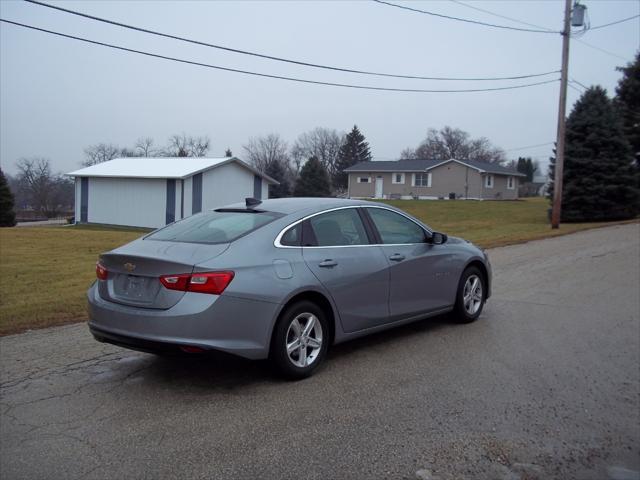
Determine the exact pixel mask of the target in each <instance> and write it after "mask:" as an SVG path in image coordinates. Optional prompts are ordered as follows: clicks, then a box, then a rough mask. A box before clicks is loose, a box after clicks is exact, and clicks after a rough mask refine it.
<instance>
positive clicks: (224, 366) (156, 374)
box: [143, 315, 453, 393]
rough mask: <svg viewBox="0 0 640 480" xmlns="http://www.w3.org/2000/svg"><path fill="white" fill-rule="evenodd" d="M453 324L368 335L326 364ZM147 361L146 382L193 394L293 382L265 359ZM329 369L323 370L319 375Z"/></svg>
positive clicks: (212, 356)
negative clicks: (281, 375)
mask: <svg viewBox="0 0 640 480" xmlns="http://www.w3.org/2000/svg"><path fill="white" fill-rule="evenodd" d="M452 325H453V324H452V322H451V320H450V319H449V317H448V316H446V315H441V316H437V317H431V318H427V319H424V320H420V321H417V322H413V323H410V324H407V325H402V326H399V327H396V328H393V329H389V330H385V331H382V332H378V333H374V334H371V335H367V336H366V337H362V338H358V339H355V340H351V341H349V342H345V343H342V344H339V345H335V346H333V347H332V348H331V350H330V351H329V356H328V358H327V362H328V363H330V364H331V367H332V369H333V368H341V366H340V364H343V367H344V368H347V367H348V365H349V357H350V356H352V355H354V354H357V353H359V352H361V351H363V350H369V349H376V350H378V351H380V348H381V347H385V346H390V345H393V344H396V343H399V342H402V341H403V340H404V339H406V338H408V337H411V336H415V335H416V334H425V333H430V332H434V331H437V330H440V329H443V328H447V327H451V326H452ZM382 354H384V352H383V353H382ZM144 358H145V363H146V367H145V368H144V374H143V375H144V378H145V381H146V382H152V383H155V384H161V385H164V386H166V385H168V384H170V385H172V388H180V389H184V391H188V392H191V393H195V392H198V391H201V392H203V393H212V392H220V393H222V392H233V391H234V390H237V389H246V388H248V387H253V386H258V385H270V384H282V383H284V384H289V383H291V382H290V381H288V380H286V379H284V378H282V377H280V376H279V375H278V374H277V373H276V372H275V371H274V370H273V368H272V367H271V364H270V363H269V362H268V361H266V360H258V361H256V360H247V359H244V358H241V357H237V356H234V355H230V354H226V353H223V352H210V353H206V354H185V355H177V356H156V355H152V354H148V355H146V356H145V357H144ZM326 366H327V364H325V365H324V366H322V367H320V370H319V372H318V373H320V372H321V371H322V370H323V369H324V368H325V367H326Z"/></svg>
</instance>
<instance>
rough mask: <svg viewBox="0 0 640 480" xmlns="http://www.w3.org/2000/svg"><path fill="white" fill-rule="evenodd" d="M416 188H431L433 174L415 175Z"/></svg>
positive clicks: (414, 184) (414, 183)
mask: <svg viewBox="0 0 640 480" xmlns="http://www.w3.org/2000/svg"><path fill="white" fill-rule="evenodd" d="M413 186H414V187H431V174H430V173H415V174H414V175H413Z"/></svg>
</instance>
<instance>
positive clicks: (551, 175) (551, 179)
mask: <svg viewBox="0 0 640 480" xmlns="http://www.w3.org/2000/svg"><path fill="white" fill-rule="evenodd" d="M555 175H556V142H553V156H551V157H549V170H548V172H547V176H548V177H549V182H548V183H547V192H546V197H547V198H548V199H549V202H550V203H551V205H553V189H554V188H555V187H554V179H555Z"/></svg>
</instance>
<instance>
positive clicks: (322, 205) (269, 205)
mask: <svg viewBox="0 0 640 480" xmlns="http://www.w3.org/2000/svg"><path fill="white" fill-rule="evenodd" d="M357 205H380V204H378V203H374V202H367V201H365V200H352V199H348V198H324V197H294V198H272V199H269V200H262V202H261V203H260V204H258V205H255V206H254V208H255V209H256V210H265V211H268V212H277V213H283V214H285V215H289V214H292V213H296V212H301V211H304V212H305V213H314V212H316V211H318V212H319V211H322V210H326V209H328V208H337V207H350V206H357ZM219 208H224V209H245V208H247V207H246V203H245V202H241V203H233V204H231V205H225V206H224V207H219ZM215 210H218V209H217V208H216V209H215Z"/></svg>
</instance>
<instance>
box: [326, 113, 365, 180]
mask: <svg viewBox="0 0 640 480" xmlns="http://www.w3.org/2000/svg"><path fill="white" fill-rule="evenodd" d="M370 161H371V151H370V150H369V144H368V143H367V142H366V140H365V137H364V135H363V134H362V133H361V132H360V130H359V129H358V126H357V125H354V126H353V129H352V130H351V131H350V132H349V133H348V134H347V136H346V138H345V141H344V143H343V144H342V146H341V147H340V152H339V153H338V159H337V161H336V173H335V175H334V177H333V188H334V189H342V190H346V188H347V184H348V174H347V173H345V171H344V170H345V169H346V168H349V167H351V166H353V165H355V164H356V163H359V162H370Z"/></svg>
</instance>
